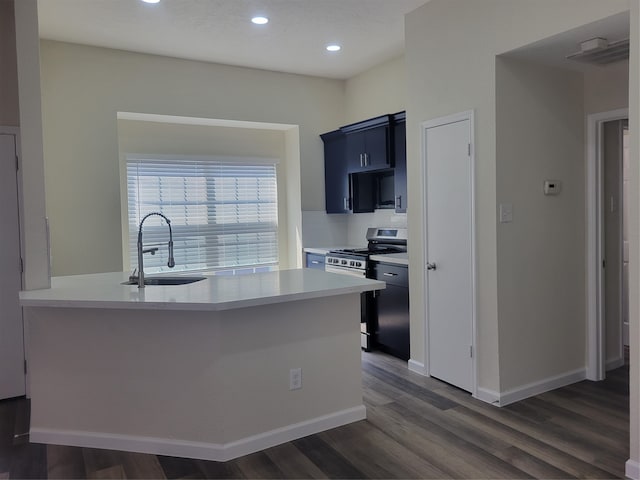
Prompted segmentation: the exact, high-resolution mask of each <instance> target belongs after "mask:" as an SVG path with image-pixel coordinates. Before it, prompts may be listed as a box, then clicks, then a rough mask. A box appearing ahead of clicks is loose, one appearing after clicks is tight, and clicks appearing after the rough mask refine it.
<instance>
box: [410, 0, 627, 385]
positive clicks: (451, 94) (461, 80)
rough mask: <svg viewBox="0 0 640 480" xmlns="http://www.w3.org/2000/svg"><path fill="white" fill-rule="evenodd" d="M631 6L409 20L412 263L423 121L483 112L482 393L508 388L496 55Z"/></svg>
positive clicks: (420, 316) (417, 234)
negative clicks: (501, 299) (501, 304)
mask: <svg viewBox="0 0 640 480" xmlns="http://www.w3.org/2000/svg"><path fill="white" fill-rule="evenodd" d="M628 5H629V3H628V1H627V0H606V1H602V0H553V1H551V0H521V1H518V2H514V1H513V0H485V1H482V2H479V1H477V0H431V1H430V2H428V3H427V4H425V5H424V6H423V7H421V8H419V9H417V10H415V11H414V12H412V13H410V14H408V15H407V16H406V24H405V45H406V51H405V61H406V65H407V82H408V93H407V159H408V165H407V167H408V178H409V184H408V190H409V202H410V204H411V209H410V210H409V212H408V223H409V225H410V226H411V227H410V229H409V245H410V246H411V248H410V251H409V259H410V262H411V264H413V265H424V264H425V258H424V238H422V234H421V232H422V231H423V228H424V223H425V222H424V210H425V209H424V207H423V206H422V205H421V199H422V197H423V193H424V188H423V178H424V176H423V165H422V161H421V159H420V155H421V154H420V128H419V126H420V123H421V122H423V121H425V120H429V119H434V118H437V117H440V116H444V115H449V114H452V113H456V112H461V111H465V110H470V109H474V110H475V113H476V133H475V141H476V151H475V154H476V186H477V189H476V198H475V199H476V222H477V259H478V260H477V262H478V264H477V276H478V292H477V293H478V299H477V300H478V302H477V326H478V342H477V349H476V351H477V353H478V357H477V362H478V384H479V386H480V387H481V388H484V389H488V390H493V391H499V390H500V387H501V382H500V370H499V365H501V364H504V362H503V361H502V360H501V359H499V357H500V355H501V352H500V351H499V343H498V337H499V328H498V313H499V312H498V254H497V248H498V241H497V215H496V209H497V187H496V175H497V166H496V113H495V101H496V93H495V88H496V86H495V57H496V55H499V54H502V53H505V52H508V51H510V50H513V49H515V48H518V47H522V46H524V45H527V44H530V43H533V42H535V41H538V40H541V39H543V38H546V37H549V36H552V35H555V34H558V33H561V32H564V31H566V30H570V29H572V28H575V27H577V26H580V25H584V24H587V23H590V22H592V21H594V20H597V19H600V18H604V17H607V16H609V15H613V14H616V13H619V12H622V11H624V10H626V9H628ZM445 46H446V48H445ZM516 181H517V180H516ZM410 285H411V294H410V298H411V329H412V336H411V352H412V353H411V356H412V359H413V360H414V361H416V362H418V363H420V362H424V361H425V358H426V352H425V336H424V317H425V313H424V306H423V302H422V298H423V295H424V272H423V271H422V269H419V268H416V269H412V270H411V271H410ZM505 361H506V359H505ZM514 361H515V362H516V363H517V362H518V359H517V358H516V359H514ZM514 368H518V367H517V366H514Z"/></svg>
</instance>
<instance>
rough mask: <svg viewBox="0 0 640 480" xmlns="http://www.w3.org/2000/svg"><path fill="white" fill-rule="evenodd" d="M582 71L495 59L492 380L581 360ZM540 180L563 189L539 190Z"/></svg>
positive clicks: (511, 381) (516, 381) (550, 371)
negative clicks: (508, 207) (500, 215)
mask: <svg viewBox="0 0 640 480" xmlns="http://www.w3.org/2000/svg"><path fill="white" fill-rule="evenodd" d="M583 98H584V97H583V77H582V74H580V73H576V72H570V71H568V70H560V69H554V68H549V67H542V66H539V65H533V64H529V63H525V62H522V61H516V60H509V59H506V58H498V59H497V60H496V132H497V139H496V144H497V148H496V199H497V203H498V204H500V203H510V204H512V205H513V222H511V223H504V224H500V223H499V224H498V228H497V254H498V255H497V261H498V264H497V265H498V328H499V348H500V357H499V361H500V390H501V391H507V390H510V389H512V388H516V387H519V386H521V385H524V384H528V383H532V382H536V381H540V380H541V379H545V378H549V377H554V376H560V375H563V374H567V373H568V372H573V371H575V370H580V369H581V368H582V369H583V368H584V365H585V336H586V326H585V304H586V298H585V288H584V285H585V284H584V278H585V265H584V259H585V241H584V238H585V216H584V211H585V201H586V200H585V184H584V178H585V162H584V148H583V145H584V113H583ZM545 180H559V181H561V182H562V192H561V193H560V194H559V195H557V196H545V195H544V193H543V185H544V181H545Z"/></svg>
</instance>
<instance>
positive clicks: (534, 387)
mask: <svg viewBox="0 0 640 480" xmlns="http://www.w3.org/2000/svg"><path fill="white" fill-rule="evenodd" d="M585 378H587V371H586V370H585V369H584V368H580V369H578V370H573V371H571V372H567V373H563V374H561V375H556V376H554V377H549V378H545V379H544V380H541V381H538V382H533V383H529V384H526V385H522V386H520V387H516V388H512V389H510V390H507V391H505V392H501V393H500V402H499V406H500V407H504V406H505V405H509V404H510V403H514V402H518V401H520V400H524V399H525V398H529V397H533V396H534V395H540V394H541V393H544V392H548V391H550V390H555V389H556V388H560V387H564V386H566V385H570V384H572V383H576V382H580V381H582V380H584V379H585Z"/></svg>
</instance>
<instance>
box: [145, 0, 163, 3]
mask: <svg viewBox="0 0 640 480" xmlns="http://www.w3.org/2000/svg"><path fill="white" fill-rule="evenodd" d="M142 1H143V2H144V3H160V0H142Z"/></svg>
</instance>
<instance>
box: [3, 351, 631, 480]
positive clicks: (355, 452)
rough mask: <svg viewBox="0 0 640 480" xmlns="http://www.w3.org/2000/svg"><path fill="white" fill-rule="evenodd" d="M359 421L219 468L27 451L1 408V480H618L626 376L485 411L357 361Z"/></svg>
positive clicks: (18, 405) (16, 417)
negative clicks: (363, 410)
mask: <svg viewBox="0 0 640 480" xmlns="http://www.w3.org/2000/svg"><path fill="white" fill-rule="evenodd" d="M362 366H363V385H364V401H365V404H366V406H367V420H364V421H361V422H357V423H353V424H351V425H347V426H344V427H340V428H336V429H333V430H329V431H327V432H323V433H320V434H318V435H311V436H309V437H305V438H301V439H299V440H295V441H293V442H289V443H286V444H284V445H280V446H277V447H273V448H270V449H268V450H265V451H262V452H258V453H255V454H252V455H247V456H245V457H242V458H238V459H236V460H232V461H229V462H225V463H220V462H208V461H202V460H191V459H184V458H174V457H164V456H159V455H145V454H140V453H127V452H118V451H110V450H98V449H91V448H76V447H63V446H56V445H38V444H31V443H29V441H28V435H25V432H26V431H27V430H28V427H27V426H28V421H29V411H28V410H29V407H28V401H27V400H25V399H24V398H22V399H11V400H4V401H0V479H14V478H52V479H54V478H56V479H60V478H65V479H67V478H95V479H106V478H109V479H111V478H169V479H178V478H189V479H192V478H212V479H218V478H233V479H235V478H238V479H241V478H265V479H271V478H345V479H352V478H474V479H476V478H501V479H502V478H623V477H624V463H625V461H626V460H627V458H628V452H629V386H628V383H629V382H628V376H629V371H628V367H621V368H619V369H617V370H614V371H612V372H609V373H608V376H607V380H605V381H604V382H597V383H596V382H588V381H584V382H581V383H578V384H575V385H571V386H568V387H565V388H562V389H559V390H556V391H553V392H548V393H545V394H543V395H539V396H537V397H535V398H531V399H528V400H525V401H522V402H519V403H516V404H514V405H510V406H507V407H503V408H496V407H492V406H490V405H487V404H485V403H483V402H479V401H477V400H475V399H473V398H471V396H470V395H469V394H468V393H465V392H463V391H461V390H458V389H456V388H454V387H451V386H449V385H447V384H445V383H443V382H440V381H438V380H435V379H431V378H425V377H422V376H420V375H416V374H413V373H411V372H409V371H408V370H407V368H406V363H405V362H402V361H400V360H397V359H395V358H393V357H389V356H387V355H384V354H380V353H363V363H362Z"/></svg>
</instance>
